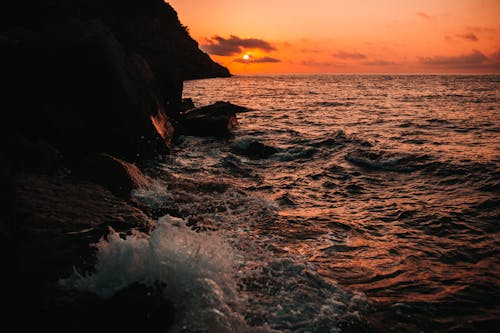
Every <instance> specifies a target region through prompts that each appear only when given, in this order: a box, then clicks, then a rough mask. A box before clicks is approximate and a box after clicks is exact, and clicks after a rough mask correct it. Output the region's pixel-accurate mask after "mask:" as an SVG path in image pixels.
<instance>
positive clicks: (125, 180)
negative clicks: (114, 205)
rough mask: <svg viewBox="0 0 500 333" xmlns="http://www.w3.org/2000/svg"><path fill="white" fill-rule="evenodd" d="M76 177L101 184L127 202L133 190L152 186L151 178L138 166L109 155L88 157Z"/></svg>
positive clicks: (75, 173) (77, 170)
mask: <svg viewBox="0 0 500 333" xmlns="http://www.w3.org/2000/svg"><path fill="white" fill-rule="evenodd" d="M74 175H75V176H76V177H77V178H79V179H84V180H87V181H91V182H93V183H96V184H99V185H101V186H103V187H105V188H107V189H108V190H110V191H111V192H112V193H113V194H114V195H116V196H118V197H121V198H123V199H126V200H127V199H130V194H131V192H132V190H134V189H147V188H148V187H150V186H151V184H152V180H151V178H149V177H147V176H145V175H144V174H143V173H142V171H141V170H140V169H139V168H138V167H137V166H136V165H134V164H132V163H128V162H125V161H123V160H121V159H119V158H116V157H113V156H111V155H108V154H99V155H95V156H90V157H87V158H86V159H84V160H83V161H82V162H81V164H80V165H79V166H78V167H77V168H76V169H75V171H74Z"/></svg>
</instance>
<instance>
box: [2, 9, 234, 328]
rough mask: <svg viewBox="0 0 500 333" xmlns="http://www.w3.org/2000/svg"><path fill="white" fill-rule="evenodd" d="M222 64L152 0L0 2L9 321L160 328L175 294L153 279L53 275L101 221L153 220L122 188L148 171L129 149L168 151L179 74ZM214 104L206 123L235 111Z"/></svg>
mask: <svg viewBox="0 0 500 333" xmlns="http://www.w3.org/2000/svg"><path fill="white" fill-rule="evenodd" d="M229 75H230V74H229V72H228V70H227V69H226V68H224V67H222V66H220V65H218V64H216V63H214V62H213V61H212V60H211V59H210V58H209V57H208V55H207V54H205V53H203V52H202V51H201V50H199V49H198V45H197V43H196V42H195V41H194V40H193V39H192V38H191V37H190V36H189V34H188V32H187V29H186V28H185V27H184V26H182V25H181V24H180V22H179V20H178V18H177V14H176V13H175V11H174V10H173V9H172V7H171V6H170V5H168V4H166V3H164V2H163V1H162V0H74V1H67V0H25V1H7V2H2V4H0V78H1V79H0V80H2V83H3V85H2V87H3V89H2V92H1V94H2V96H1V98H0V109H1V110H2V114H1V116H0V117H1V118H0V148H1V151H0V207H1V209H0V244H1V246H2V247H1V250H2V251H0V254H1V255H0V260H1V261H2V264H3V265H4V268H5V274H1V281H0V285H2V286H3V287H4V290H2V296H3V297H4V298H3V300H4V304H5V305H7V310H6V311H7V312H4V315H5V317H6V318H7V319H9V320H8V322H7V327H13V330H16V331H35V330H42V331H45V330H48V331H51V332H63V331H64V332H67V331H73V332H89V331H96V330H97V331H104V330H106V331H115V330H119V331H122V332H137V331H143V332H157V331H160V330H167V329H168V325H170V323H171V320H172V318H173V317H172V316H173V308H172V307H171V306H170V305H169V304H167V302H165V300H164V299H163V297H162V295H161V290H160V293H158V290H156V291H151V290H147V288H144V287H142V286H129V287H128V288H125V289H124V290H122V291H120V292H119V293H118V294H116V295H115V296H113V297H112V299H110V300H103V299H101V298H99V297H97V296H96V295H93V294H92V295H91V294H86V293H84V292H81V291H76V290H67V289H64V288H62V287H61V286H60V285H58V284H57V281H58V279H60V278H61V277H67V276H69V275H70V274H71V273H72V272H73V269H74V268H77V269H78V271H80V272H88V271H92V270H93V269H94V265H95V248H94V247H92V244H94V243H95V242H96V241H97V240H99V239H100V238H101V237H106V236H107V234H108V231H109V228H113V229H114V230H116V231H118V232H119V233H120V236H124V235H125V234H128V233H131V232H133V231H134V230H141V231H146V232H147V231H148V230H150V229H152V228H154V225H153V224H152V222H151V219H150V217H148V216H147V215H146V213H145V212H147V210H146V209H144V210H140V209H139V208H136V207H140V205H139V204H138V203H137V202H134V201H133V200H132V199H130V191H132V190H133V189H141V188H146V187H147V186H149V185H150V182H151V180H150V179H149V178H148V177H147V176H145V175H144V174H142V173H141V171H140V170H139V169H138V168H137V167H136V165H135V164H132V163H130V162H137V160H141V159H144V158H152V157H156V156H158V155H159V154H163V153H167V152H168V150H169V148H170V143H171V140H172V137H173V135H174V126H178V127H179V128H180V127H181V125H179V121H180V111H181V110H183V107H186V106H185V105H183V104H182V87H183V80H186V79H193V78H207V77H216V76H229ZM224 112H225V113H224ZM224 112H219V111H218V112H215V113H214V114H213V115H212V116H213V117H212V118H213V119H212V120H211V121H214V124H215V125H214V129H212V131H214V132H216V133H222V132H225V131H228V126H229V125H230V124H233V121H234V120H235V119H236V118H235V116H234V113H235V112H236V111H235V110H234V109H233V110H232V111H228V110H226V111H224ZM201 116H202V114H200V113H197V112H195V111H193V112H192V113H191V114H190V115H188V116H187V117H186V119H191V121H193V122H194V124H196V120H194V119H195V118H196V119H199V117H201ZM190 117H191V118H190ZM216 118H217V119H216ZM206 119H209V118H206ZM214 119H216V120H217V121H216V120H214ZM220 120H222V122H221V121H220ZM221 123H224V124H225V125H224V126H225V128H223V129H219V128H218V127H217V126H219V124H221ZM176 130H178V129H176ZM204 131H206V130H204ZM202 132H203V131H202ZM127 161H128V162H127ZM155 292H157V293H156V294H155ZM150 296H152V297H150ZM107 307H110V308H107ZM19 317H21V318H22V321H18V320H17V318H19Z"/></svg>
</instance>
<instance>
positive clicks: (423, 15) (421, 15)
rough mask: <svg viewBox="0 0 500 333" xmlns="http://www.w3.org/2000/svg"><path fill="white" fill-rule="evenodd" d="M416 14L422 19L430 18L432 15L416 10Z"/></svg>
mask: <svg viewBox="0 0 500 333" xmlns="http://www.w3.org/2000/svg"><path fill="white" fill-rule="evenodd" d="M417 15H418V16H420V17H421V18H423V19H424V20H428V21H430V20H432V19H433V17H432V16H431V15H429V14H427V13H424V12H417Z"/></svg>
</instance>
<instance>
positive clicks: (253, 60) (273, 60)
mask: <svg viewBox="0 0 500 333" xmlns="http://www.w3.org/2000/svg"><path fill="white" fill-rule="evenodd" d="M233 61H234V62H240V63H243V64H265V63H276V62H281V60H279V59H276V58H271V57H260V58H253V57H250V58H249V59H248V60H246V59H243V58H237V59H234V60H233Z"/></svg>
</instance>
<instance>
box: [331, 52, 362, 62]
mask: <svg viewBox="0 0 500 333" xmlns="http://www.w3.org/2000/svg"><path fill="white" fill-rule="evenodd" d="M332 56H334V57H335V58H339V59H354V60H360V59H366V55H364V54H362V53H359V52H345V51H338V52H336V53H334V54H332Z"/></svg>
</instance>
